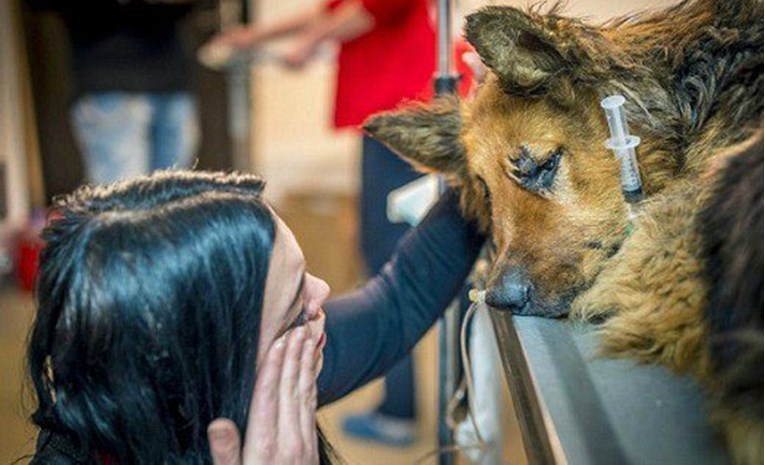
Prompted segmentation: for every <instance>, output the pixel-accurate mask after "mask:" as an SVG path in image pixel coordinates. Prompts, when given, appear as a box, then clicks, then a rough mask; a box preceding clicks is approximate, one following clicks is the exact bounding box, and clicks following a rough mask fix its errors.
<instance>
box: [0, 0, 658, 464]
mask: <svg viewBox="0 0 765 465" xmlns="http://www.w3.org/2000/svg"><path fill="white" fill-rule="evenodd" d="M32 3H33V2H32ZM309 3H313V2H312V1H311V0H279V1H276V0H269V1H264V0H261V1H255V0H253V1H251V2H247V1H246V0H220V1H219V0H204V1H200V2H198V5H197V6H196V7H195V13H194V14H193V15H192V16H191V18H190V19H189V22H188V24H187V25H186V26H187V28H188V31H187V34H188V35H187V37H188V44H187V47H189V49H190V50H192V51H193V50H194V49H195V47H198V46H199V45H200V44H202V43H204V41H205V40H207V39H208V38H209V37H210V36H211V35H212V34H214V33H215V32H217V31H219V30H220V29H221V28H222V27H225V26H226V25H231V24H235V23H238V22H241V21H243V20H244V19H245V18H251V19H252V20H254V21H257V22H269V21H274V20H278V19H280V18H283V17H286V16H288V15H290V14H292V13H293V12H295V11H298V10H300V9H301V8H304V7H305V6H306V5H307V4H309ZM458 3H459V4H458V5H457V13H458V17H457V18H455V21H454V24H455V31H454V34H455V36H458V35H459V28H460V27H461V24H462V21H461V17H462V16H464V14H467V13H469V12H470V11H472V10H474V9H476V8H479V7H480V6H482V5H485V4H490V3H491V4H494V3H500V2H485V1H479V0H471V1H466V0H463V1H460V2H458ZM502 3H505V4H506V3H511V4H515V5H518V6H523V5H524V4H523V3H520V2H502ZM669 3H673V2H671V1H670V0H651V1H649V0H632V1H630V2H614V1H611V0H571V1H569V2H568V7H567V8H566V12H567V13H568V14H572V15H578V16H583V17H586V18H589V19H592V20H594V21H599V20H604V19H607V18H609V17H612V16H615V15H619V14H624V13H627V12H629V11H634V10H637V9H644V8H649V7H655V6H662V5H666V4H669ZM90 20H91V21H98V18H97V17H92V18H90ZM335 72H336V69H335V60H334V59H333V57H332V56H331V52H330V53H322V54H320V56H319V57H318V58H317V59H315V60H313V61H312V62H310V63H309V64H307V65H306V67H305V68H304V69H302V70H301V71H300V72H295V71H291V70H289V69H285V68H284V67H283V66H281V65H280V64H278V63H275V62H262V63H258V64H257V65H254V66H251V67H245V68H243V69H241V70H239V71H231V72H228V73H225V72H217V71H213V70H210V69H206V68H204V67H202V66H201V65H197V66H196V67H195V68H194V69H193V71H192V73H193V79H192V82H193V93H194V94H195V96H196V99H197V102H198V109H199V112H198V113H199V116H200V140H199V147H198V150H197V154H196V156H195V160H196V161H195V166H196V167H197V168H198V169H231V168H237V169H245V170H251V171H254V172H257V173H260V174H262V175H263V176H264V177H265V179H266V180H267V181H268V188H267V197H268V198H269V199H270V201H271V202H272V203H273V205H274V206H275V208H276V210H277V211H278V212H279V214H280V215H282V216H283V217H284V219H285V220H286V222H287V223H288V224H289V225H290V226H291V227H292V229H293V231H294V232H295V234H296V236H297V238H298V241H299V242H300V244H301V245H302V246H303V249H304V252H305V255H306V257H307V262H308V266H309V271H310V272H311V273H313V274H315V275H318V276H320V277H322V278H324V279H325V280H326V281H328V282H329V284H330V285H331V286H332V288H333V293H334V294H339V293H342V292H343V291H346V290H349V289H353V288H354V287H356V286H357V285H359V284H360V283H362V282H363V281H364V279H365V276H364V275H365V272H364V266H363V265H362V263H361V260H360V255H359V251H358V247H357V243H358V192H359V172H360V169H359V163H360V159H359V153H360V144H361V140H360V138H359V137H358V132H356V131H355V130H352V129H344V130H340V131H338V130H335V129H334V128H333V127H332V125H331V121H332V109H333V103H334V76H335ZM73 92H74V90H73V82H72V73H71V50H68V49H67V41H66V40H65V31H64V28H63V25H62V23H61V19H60V18H59V17H58V16H57V15H56V14H55V13H52V12H50V11H45V10H41V9H37V8H34V7H33V6H30V4H29V2H22V1H19V0H0V373H3V378H4V379H3V380H2V381H1V382H0V424H2V427H1V428H0V463H10V462H12V461H14V460H16V459H21V463H25V462H26V461H27V459H24V458H23V457H24V456H25V455H26V454H28V453H30V452H31V451H32V450H33V448H34V437H35V431H34V430H33V429H32V427H31V426H30V425H29V423H28V421H27V418H28V416H29V414H30V413H31V412H30V409H31V408H32V405H31V403H30V402H29V398H28V396H25V393H24V390H23V386H24V382H25V378H24V365H23V350H24V342H25V339H26V335H27V331H28V327H29V325H30V322H31V319H32V317H33V312H34V305H33V302H32V299H31V293H30V291H29V289H30V288H31V285H32V279H33V274H34V263H35V259H36V253H37V251H38V250H39V246H40V244H39V241H38V240H37V239H36V236H35V234H36V233H37V232H38V230H39V228H40V227H41V225H42V223H43V222H44V209H45V208H46V207H47V206H48V205H49V203H50V201H51V199H52V198H53V197H55V196H57V195H61V194H65V193H67V192H70V191H72V190H73V189H74V188H76V187H77V186H78V185H80V184H81V183H83V182H84V180H85V169H84V165H83V161H82V154H81V153H80V151H79V149H78V145H77V143H76V142H75V137H74V136H73V134H72V129H71V127H70V124H69V116H68V115H67V111H68V110H67V108H68V105H69V104H70V103H71V99H72V96H73ZM435 342H436V339H435V334H434V332H433V331H431V333H429V335H428V336H427V337H426V338H425V339H424V340H423V342H422V343H421V344H420V345H419V346H418V348H417V350H416V352H415V366H416V367H417V369H416V381H417V385H418V387H417V394H416V395H417V399H418V404H419V405H418V417H419V435H418V440H417V441H416V442H415V443H414V444H412V445H410V446H407V447H398V448H392V447H384V446H380V445H375V444H373V443H370V442H365V441H360V440H355V439H352V438H348V437H345V436H344V435H343V433H342V431H341V428H340V420H341V419H342V418H343V417H344V416H345V415H347V414H348V413H351V412H359V411H364V410H365V409H370V408H372V407H373V406H374V405H376V404H377V402H378V399H379V398H380V395H381V393H380V389H381V387H380V383H379V382H375V383H372V384H371V385H370V386H368V387H366V388H364V389H362V390H360V391H359V392H357V393H354V394H353V395H351V396H349V397H348V398H347V399H344V400H342V401H340V402H338V403H336V404H334V405H332V406H330V407H328V408H325V409H324V410H323V411H322V412H321V422H322V424H323V425H324V428H325V430H326V431H327V432H328V435H329V438H330V441H331V442H333V443H334V444H335V447H336V448H337V449H338V451H339V453H340V455H341V456H342V457H344V458H345V459H346V460H347V462H348V463H350V464H356V463H364V464H386V465H390V464H392V463H395V464H399V463H401V464H404V463H414V462H415V460H417V459H418V458H419V457H422V456H423V455H424V454H427V453H428V452H430V451H433V450H434V449H435V447H436V431H437V425H436V402H437V395H436V392H437V387H436V367H437V361H436V344H435ZM511 430H512V428H511ZM506 446H507V447H506V448H507V449H508V450H509V452H508V455H507V457H508V462H512V463H523V461H524V459H523V452H522V445H521V443H520V439H518V438H517V436H513V435H510V436H509V437H508V438H507V444H506ZM423 463H435V459H429V460H426V461H424V462H423Z"/></svg>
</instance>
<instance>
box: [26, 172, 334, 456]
mask: <svg viewBox="0 0 765 465" xmlns="http://www.w3.org/2000/svg"><path fill="white" fill-rule="evenodd" d="M263 187H264V183H263V181H262V180H261V179H260V178H259V177H256V176H252V175H243V174H224V173H202V172H182V171H165V172H159V173H156V174H153V175H151V176H147V177H144V178H139V179H136V180H132V181H126V182H122V183H117V184H113V185H109V186H97V187H84V188H81V189H79V190H77V191H76V192H75V193H73V194H72V195H70V196H68V197H65V198H63V199H61V200H60V201H58V202H57V203H56V206H55V207H54V209H53V215H54V216H55V219H53V220H51V221H50V222H49V225H48V227H47V228H46V229H45V230H44V232H43V239H44V240H45V242H46V246H45V248H44V250H43V251H42V253H41V256H40V268H39V277H38V282H37V288H36V292H35V295H36V304H37V316H36V319H35V322H34V326H33V328H32V332H31V335H30V341H29V348H28V366H29V374H30V376H31V379H32V383H33V385H34V390H35V394H36V397H37V409H36V411H35V413H34V414H33V421H34V423H36V424H37V425H38V426H40V427H41V428H43V429H45V430H49V431H51V430H52V431H59V432H63V433H66V434H68V435H69V437H71V438H73V440H74V441H76V442H77V443H78V445H79V446H80V447H82V448H83V449H85V450H88V451H91V452H94V453H97V454H101V455H103V456H108V457H110V458H112V459H114V460H115V461H116V462H117V463H119V464H121V465H122V464H130V463H210V462H211V459H210V454H209V445H208V442H207V426H208V424H209V423H210V422H211V421H212V420H213V419H215V418H219V417H225V418H229V419H231V420H233V421H234V423H236V425H237V426H238V427H239V429H240V431H242V434H243V435H244V431H245V429H246V426H247V425H246V423H247V411H248V408H249V404H250V398H251V395H252V389H253V386H254V378H255V364H256V355H257V349H258V335H259V333H260V321H261V313H262V309H263V292H264V288H265V280H266V275H267V273H268V265H269V262H270V256H271V250H272V248H273V242H274V236H275V231H276V228H275V223H274V218H273V216H272V213H271V211H270V210H269V208H268V207H267V206H266V204H265V203H264V202H263V200H262V198H261V193H262V191H263ZM322 442H323V441H322ZM322 455H324V454H322ZM324 460H326V457H323V461H324Z"/></svg>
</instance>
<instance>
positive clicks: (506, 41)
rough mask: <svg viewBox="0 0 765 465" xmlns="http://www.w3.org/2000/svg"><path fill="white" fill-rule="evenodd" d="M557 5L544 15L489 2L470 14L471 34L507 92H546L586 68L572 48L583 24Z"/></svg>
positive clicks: (468, 26)
mask: <svg viewBox="0 0 765 465" xmlns="http://www.w3.org/2000/svg"><path fill="white" fill-rule="evenodd" d="M558 8H559V6H555V7H554V8H553V10H551V11H550V12H548V13H547V14H545V15H541V14H538V13H534V12H529V13H525V12H523V11H521V10H519V9H517V8H512V7H505V6H488V7H485V8H483V9H481V10H479V11H478V12H476V13H473V14H471V15H469V16H468V17H467V19H466V24H465V36H466V38H467V40H468V41H469V42H470V43H471V44H472V45H473V47H475V49H476V51H477V52H478V55H479V56H480V57H481V59H482V60H483V62H484V64H485V65H486V66H487V67H489V68H490V69H491V70H492V71H493V72H494V73H495V74H496V75H497V77H498V78H499V84H500V86H501V87H502V89H503V90H504V91H505V92H506V93H508V94H511V95H522V96H536V95H541V94H543V93H545V92H546V91H547V90H549V89H551V88H555V87H557V86H560V85H565V84H571V83H572V82H571V80H570V79H569V80H567V79H565V78H572V77H574V75H575V74H580V73H582V72H583V71H585V69H583V68H586V63H582V62H581V60H579V58H581V56H580V55H579V54H578V53H576V50H572V49H573V48H576V40H574V37H573V32H574V31H572V30H570V29H576V30H577V31H576V32H578V33H581V32H582V29H584V25H583V24H581V23H578V22H575V21H571V20H567V19H565V18H562V17H559V16H557V9H558ZM588 32H589V33H591V32H594V31H592V30H591V31H588Z"/></svg>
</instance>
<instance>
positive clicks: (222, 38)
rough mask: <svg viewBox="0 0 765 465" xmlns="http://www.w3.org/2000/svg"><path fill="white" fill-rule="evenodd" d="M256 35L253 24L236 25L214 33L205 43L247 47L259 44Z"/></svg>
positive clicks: (256, 31)
mask: <svg viewBox="0 0 765 465" xmlns="http://www.w3.org/2000/svg"><path fill="white" fill-rule="evenodd" d="M258 36H259V34H258V30H257V29H256V28H255V26H237V27H232V28H230V29H226V30H225V31H223V32H221V33H219V34H217V35H215V36H214V37H213V38H212V39H211V40H210V41H209V42H208V43H207V45H212V46H219V47H231V48H235V49H240V50H242V49H248V48H251V47H254V46H256V45H259V44H258V42H259V41H258Z"/></svg>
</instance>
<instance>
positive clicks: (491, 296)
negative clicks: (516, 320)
mask: <svg viewBox="0 0 765 465" xmlns="http://www.w3.org/2000/svg"><path fill="white" fill-rule="evenodd" d="M531 292H532V286H531V280H530V279H529V277H528V274H527V273H526V272H525V271H524V270H522V269H520V268H514V269H511V270H509V271H508V272H506V273H502V274H501V275H500V276H499V277H498V279H496V280H495V282H494V283H493V284H492V285H491V286H490V287H489V289H488V292H487V293H486V303H487V304H488V305H489V306H491V307H494V308H499V309H503V310H510V311H521V310H522V309H523V308H524V307H525V306H526V305H527V304H528V303H529V302H530V301H531Z"/></svg>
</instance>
